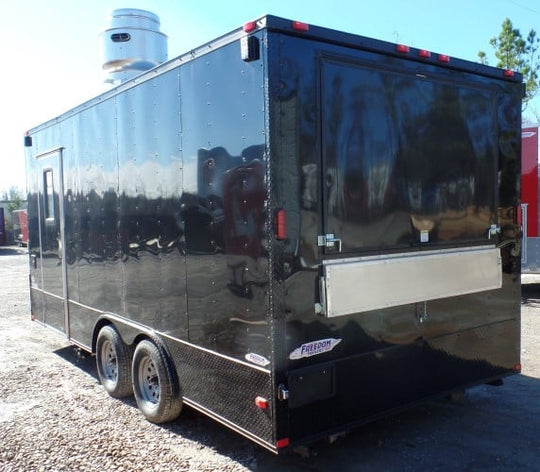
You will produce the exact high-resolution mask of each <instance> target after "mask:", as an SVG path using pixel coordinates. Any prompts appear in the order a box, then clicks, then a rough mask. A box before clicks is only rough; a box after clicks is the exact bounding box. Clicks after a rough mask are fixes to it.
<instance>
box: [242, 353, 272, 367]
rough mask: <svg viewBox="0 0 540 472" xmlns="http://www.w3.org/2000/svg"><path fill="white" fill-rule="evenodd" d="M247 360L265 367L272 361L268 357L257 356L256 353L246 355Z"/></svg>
mask: <svg viewBox="0 0 540 472" xmlns="http://www.w3.org/2000/svg"><path fill="white" fill-rule="evenodd" d="M246 360H247V361H249V362H253V364H257V365H262V366H263V367H265V366H267V365H268V364H270V361H269V360H268V359H267V358H266V357H264V356H260V355H259V354H255V353H254V352H248V353H247V354H246Z"/></svg>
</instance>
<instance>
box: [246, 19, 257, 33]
mask: <svg viewBox="0 0 540 472" xmlns="http://www.w3.org/2000/svg"><path fill="white" fill-rule="evenodd" d="M256 27H257V23H256V22H255V21H248V22H247V23H245V24H244V26H242V29H243V30H244V32H246V33H249V32H251V31H253V30H254V29H255V28H256Z"/></svg>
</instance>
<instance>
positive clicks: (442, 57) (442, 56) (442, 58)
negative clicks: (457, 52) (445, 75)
mask: <svg viewBox="0 0 540 472" xmlns="http://www.w3.org/2000/svg"><path fill="white" fill-rule="evenodd" d="M439 62H450V56H447V55H446V54H439Z"/></svg>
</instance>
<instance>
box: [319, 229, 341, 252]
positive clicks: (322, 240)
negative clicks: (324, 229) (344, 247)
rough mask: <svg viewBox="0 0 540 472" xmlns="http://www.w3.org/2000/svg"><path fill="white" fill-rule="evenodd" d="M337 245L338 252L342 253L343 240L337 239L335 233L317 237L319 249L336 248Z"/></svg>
mask: <svg viewBox="0 0 540 472" xmlns="http://www.w3.org/2000/svg"><path fill="white" fill-rule="evenodd" d="M336 243H337V250H338V252H341V239H339V238H336V237H335V236H334V233H330V234H320V235H318V236H317V246H319V247H321V246H322V247H336Z"/></svg>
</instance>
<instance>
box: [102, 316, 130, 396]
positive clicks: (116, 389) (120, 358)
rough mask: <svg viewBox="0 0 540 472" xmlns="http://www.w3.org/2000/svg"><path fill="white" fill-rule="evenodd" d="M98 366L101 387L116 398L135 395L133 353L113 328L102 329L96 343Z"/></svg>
mask: <svg viewBox="0 0 540 472" xmlns="http://www.w3.org/2000/svg"><path fill="white" fill-rule="evenodd" d="M96 366H97V371H98V375H99V380H100V381H101V385H103V388H104V389H105V390H106V392H107V393H108V394H109V395H110V396H111V397H114V398H124V397H127V396H129V395H131V394H132V393H133V390H132V384H131V352H130V349H129V348H128V346H126V344H125V343H124V341H122V338H121V337H120V335H119V334H118V331H116V329H115V328H114V327H113V326H110V325H107V326H104V327H103V328H101V330H100V331H99V334H98V337H97V341H96Z"/></svg>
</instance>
